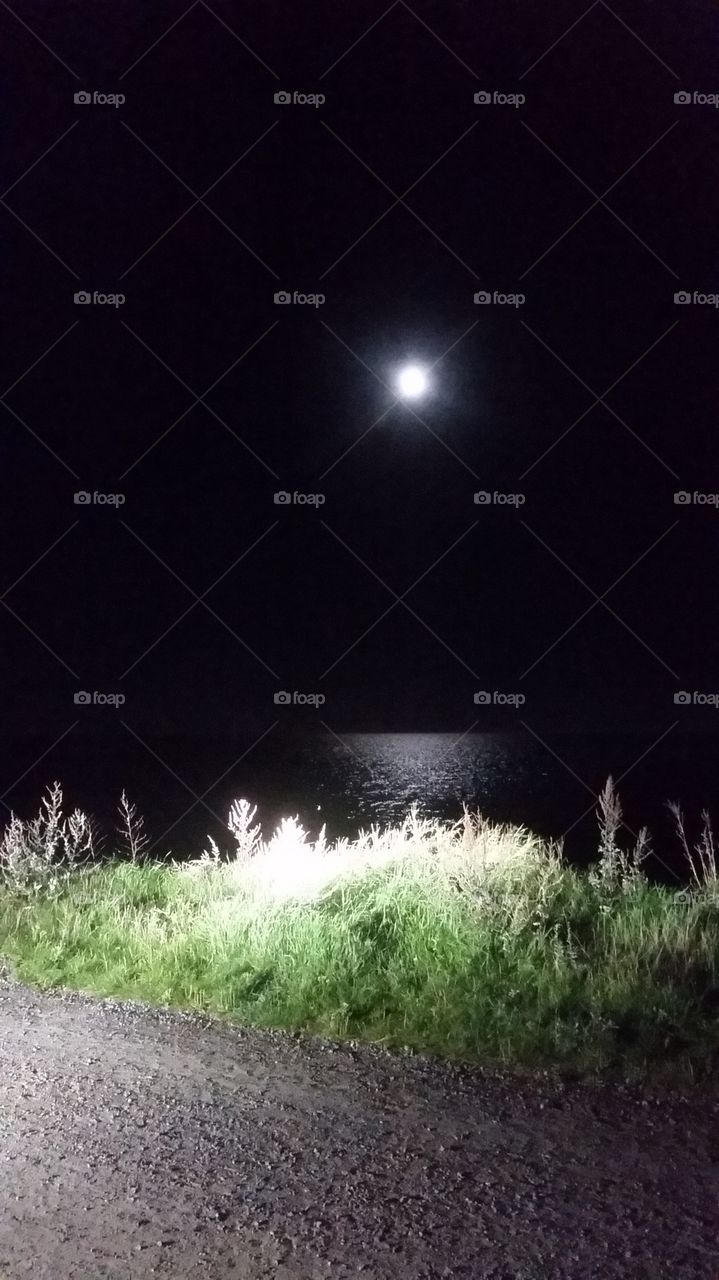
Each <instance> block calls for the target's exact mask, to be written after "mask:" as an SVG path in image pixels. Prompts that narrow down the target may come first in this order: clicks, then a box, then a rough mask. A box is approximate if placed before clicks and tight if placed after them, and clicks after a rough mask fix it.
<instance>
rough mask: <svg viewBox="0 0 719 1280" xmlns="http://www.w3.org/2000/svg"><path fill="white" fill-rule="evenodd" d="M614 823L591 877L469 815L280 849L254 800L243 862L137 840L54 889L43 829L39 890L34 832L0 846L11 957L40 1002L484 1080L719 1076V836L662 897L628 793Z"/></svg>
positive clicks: (234, 822)
mask: <svg viewBox="0 0 719 1280" xmlns="http://www.w3.org/2000/svg"><path fill="white" fill-rule="evenodd" d="M617 814H618V815H619V816H617ZM599 817H600V848H599V857H598V860H597V862H596V863H595V864H594V865H593V866H592V867H591V868H590V870H589V871H588V872H587V871H579V870H576V869H573V868H571V867H569V866H567V865H566V864H565V863H564V862H563V860H562V855H561V849H560V848H559V847H557V846H556V845H552V844H551V843H547V842H544V841H542V840H540V839H539V838H538V837H536V836H534V835H532V834H531V833H530V832H528V831H526V830H525V829H524V828H521V827H511V826H498V825H494V824H490V823H489V822H487V821H486V820H485V819H484V818H482V817H481V816H480V815H476V814H471V813H469V812H468V811H466V810H465V812H464V814H463V816H462V818H461V819H460V820H459V821H458V822H456V823H454V824H449V823H442V822H436V821H431V820H429V819H426V818H423V817H422V816H421V815H420V814H419V813H418V812H417V810H416V809H413V810H411V811H410V813H409V814H408V815H407V817H406V818H405V820H404V821H403V822H402V823H400V824H398V825H396V826H393V827H388V828H385V829H382V830H380V829H378V828H373V829H372V830H370V831H369V832H360V834H359V835H358V836H357V838H356V839H355V840H352V841H350V840H340V841H336V842H334V843H331V842H328V841H327V839H326V833H325V831H324V829H323V830H322V832H321V833H320V835H319V837H318V839H316V840H314V841H313V840H310V839H309V837H308V835H307V833H306V832H305V831H304V830H303V828H302V827H301V825H300V824H299V823H298V822H297V821H296V820H295V819H285V820H284V822H282V823H281V824H280V826H279V828H278V829H277V831H276V832H275V833H274V834H273V835H272V836H271V837H270V838H269V839H267V840H264V839H263V838H262V833H261V829H260V827H259V824H254V818H255V810H254V809H253V808H251V807H250V805H249V804H248V803H247V802H246V801H238V802H236V803H235V804H234V805H233V808H232V811H231V814H230V818H229V823H228V826H229V829H230V830H231V831H232V833H233V836H234V839H235V849H234V850H233V852H232V853H224V852H222V851H221V850H220V848H219V847H218V845H217V844H216V843H215V842H214V841H211V842H210V843H211V847H210V850H209V851H208V852H206V853H204V854H203V855H202V856H201V857H200V858H198V859H197V860H195V861H194V862H190V863H185V864H179V863H170V864H162V865H160V864H157V863H152V862H149V861H146V860H143V858H142V856H141V854H142V849H141V848H140V851H139V856H138V848H137V844H136V843H133V840H132V839H129V840H128V841H127V842H126V845H127V857H126V858H125V860H120V859H118V858H115V859H113V860H112V861H105V862H99V863H98V862H97V861H87V862H86V863H85V864H84V865H79V866H78V865H77V863H76V862H75V865H73V866H72V867H71V869H70V870H69V871H67V872H63V870H62V868H61V867H58V863H57V857H56V855H57V846H55V847H54V849H53V851H52V857H50V859H49V861H48V868H49V869H48V871H47V873H46V874H45V876H44V877H43V875H42V873H38V849H39V848H41V847H42V840H41V835H42V832H41V831H40V832H38V830H37V829H35V839H34V844H33V862H32V865H33V874H32V876H30V877H29V879H28V878H26V879H25V880H24V879H23V876H22V875H21V874H20V875H18V865H19V862H20V860H21V859H20V857H19V853H18V850H19V849H21V848H22V839H21V836H22V830H21V829H19V828H18V826H17V822H18V821H19V820H15V827H14V829H13V833H12V839H11V841H10V844H9V846H8V845H7V842H4V843H3V844H2V845H0V871H1V870H2V868H3V867H4V877H3V879H2V888H0V952H1V953H2V954H3V955H4V956H6V957H7V958H8V960H9V961H10V963H11V965H12V967H13V968H14V970H15V972H16V973H17V976H19V977H21V978H23V979H25V980H29V981H32V982H37V983H40V984H42V985H48V984H49V985H52V984H63V985H67V986H72V987H81V988H86V989H89V990H92V991H96V992H99V993H101V994H107V995H110V994H111V995H115V996H125V997H138V998H144V999H148V1000H150V1001H154V1002H158V1003H162V1004H168V1005H175V1006H182V1007H189V1008H192V1009H197V1010H202V1011H209V1012H213V1013H217V1014H220V1015H225V1016H230V1017H232V1018H235V1019H238V1020H241V1021H242V1022H245V1023H248V1024H254V1025H258V1026H277V1027H287V1028H303V1029H306V1030H311V1031H315V1032H319V1033H321V1034H325V1035H329V1036H331V1037H340V1038H341V1037H353V1038H367V1039H372V1040H379V1041H382V1042H384V1043H386V1044H388V1045H391V1046H410V1047H412V1048H414V1049H417V1050H426V1051H430V1052H434V1053H438V1054H441V1055H449V1056H452V1057H457V1058H462V1059H468V1060H482V1061H488V1062H501V1063H505V1064H515V1065H525V1066H530V1065H538V1064H556V1065H558V1066H564V1067H569V1068H572V1069H579V1070H600V1071H601V1070H620V1071H622V1072H624V1073H625V1074H626V1073H628V1074H633V1073H636V1072H639V1073H644V1072H646V1071H649V1072H650V1073H652V1074H655V1075H656V1074H667V1075H670V1076H677V1077H681V1078H685V1077H687V1078H698V1077H702V1076H706V1075H707V1074H708V1073H709V1072H711V1070H712V1069H713V1068H716V1067H717V1066H718V1065H719V1014H718V1013H717V1004H718V1003H719V1001H718V1000H717V998H716V997H717V994H718V993H719V892H718V890H717V877H716V861H714V863H713V864H712V862H711V858H710V853H709V850H710V849H711V848H712V847H713V846H711V844H709V845H707V844H706V839H707V836H706V827H705V831H704V836H703V839H704V843H702V841H701V839H700V846H698V847H701V848H702V850H703V858H702V859H699V858H697V859H695V860H694V862H693V863H692V864H691V867H690V869H691V871H692V875H693V879H692V885H691V889H690V890H684V891H683V892H682V893H677V892H675V891H672V890H669V889H666V888H663V887H661V886H657V885H652V884H650V883H649V882H648V880H647V879H646V877H645V875H644V873H643V870H642V866H641V864H642V861H643V858H644V856H645V854H646V837H645V836H642V837H641V839H640V841H639V844H638V846H637V847H636V848H635V849H634V850H633V852H632V853H630V854H627V853H625V852H623V851H622V850H621V849H620V847H619V829H620V822H621V808H620V807H619V802H618V799H617V797H616V793H615V792H614V789H613V787H612V785H611V780H610V782H609V784H608V788H607V789H605V792H604V793H603V797H602V799H601V801H600V810H599ZM56 819H57V821H59V819H58V818H57V815H56ZM709 831H710V832H711V828H709ZM6 837H7V833H6ZM685 839H686V837H685ZM8 848H10V851H11V853H12V868H9V864H8V857H7V851H8ZM40 861H41V860H40Z"/></svg>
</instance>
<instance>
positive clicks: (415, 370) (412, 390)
mask: <svg viewBox="0 0 719 1280" xmlns="http://www.w3.org/2000/svg"><path fill="white" fill-rule="evenodd" d="M397 386H398V388H399V393H400V395H401V396H403V397H404V398H405V399H406V400H415V399H416V398H417V396H421V395H424V393H425V391H426V390H427V387H428V386H429V382H428V379H427V374H426V373H425V371H424V369H421V368H420V366H419V365H418V364H407V365H405V367H404V368H403V369H400V371H399V375H398V377H397Z"/></svg>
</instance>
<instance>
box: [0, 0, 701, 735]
mask: <svg viewBox="0 0 719 1280" xmlns="http://www.w3.org/2000/svg"><path fill="white" fill-rule="evenodd" d="M0 27H1V28H2V45H3V48H4V55H3V60H4V64H5V68H4V82H5V102H4V109H3V119H4V141H3V164H2V168H3V179H2V180H3V191H4V192H5V195H4V197H3V210H2V215H1V216H2V225H3V232H4V236H5V253H4V258H3V293H4V299H5V306H4V317H5V325H4V341H3V344H2V364H3V369H2V379H3V387H4V388H5V387H6V388H8V389H7V391H6V393H5V395H4V398H3V402H2V403H3V405H4V408H3V411H2V415H1V417H0V421H1V422H2V436H1V440H2V446H1V447H2V476H3V502H2V504H0V522H1V536H2V543H1V545H2V582H3V586H2V590H1V592H0V594H2V593H5V594H2V601H3V604H4V606H5V607H4V609H3V610H2V611H0V643H1V644H2V653H3V662H2V667H1V669H0V670H1V674H0V699H1V703H2V715H3V723H4V731H5V737H6V741H11V740H13V738H15V737H17V736H19V735H22V734H26V733H30V732H32V733H33V734H36V735H38V736H39V738H41V739H43V740H47V742H48V744H50V743H51V742H52V741H53V740H54V739H55V738H56V737H57V736H58V735H60V734H61V733H63V732H64V731H65V730H66V729H67V728H68V726H69V725H70V724H71V723H73V722H74V721H75V720H76V719H77V718H78V715H82V716H84V720H83V722H82V728H83V731H85V730H87V729H88V727H89V726H92V727H96V726H99V725H100V724H102V725H103V726H107V725H109V724H113V723H116V721H117V718H118V712H117V710H116V709H113V708H108V707H99V706H90V707H79V708H78V707H76V706H75V705H74V695H75V693H76V692H77V691H78V690H84V691H91V692H92V691H100V692H103V693H118V692H121V693H122V694H124V696H125V699H126V701H125V704H124V706H123V708H122V711H121V713H120V714H121V715H122V718H123V719H124V720H125V721H126V723H127V724H128V725H130V726H131V727H132V729H133V731H135V732H136V733H137V734H139V735H140V736H141V737H142V738H143V739H145V740H150V741H152V740H153V735H161V734H168V733H175V732H191V733H192V734H197V735H198V736H200V737H202V735H204V734H210V733H233V732H235V731H236V730H237V728H238V726H240V727H241V729H242V730H243V731H247V732H248V733H253V732H255V733H256V732H261V731H263V730H264V729H265V728H266V727H267V726H268V725H269V724H271V723H272V722H273V721H274V720H275V719H276V718H277V716H278V714H279V715H282V716H284V717H285V718H286V719H287V720H288V721H291V722H292V723H296V724H298V725H302V724H306V723H313V724H314V723H317V721H318V720H322V721H324V722H325V723H327V724H328V725H329V726H330V727H331V728H332V729H333V730H334V731H336V732H337V733H342V732H348V731H350V730H353V729H355V730H359V729H372V730H374V729H392V730H404V729H411V730H433V729H451V730H457V731H460V732H461V731H463V730H465V729H468V728H469V727H470V725H472V724H473V723H477V726H478V727H479V728H481V727H485V726H490V725H491V726H498V727H505V726H508V725H510V724H513V723H516V718H517V711H516V710H515V709H513V708H511V707H510V708H509V709H505V708H503V707H500V706H490V707H481V706H475V704H474V701H473V695H474V693H475V692H476V691H477V690H487V691H490V692H491V693H494V691H499V692H504V693H516V692H521V693H523V695H524V696H525V698H526V702H525V704H524V707H523V710H522V715H523V716H524V718H525V719H526V720H527V721H528V722H530V723H531V724H532V725H533V726H534V727H535V728H536V730H537V731H538V732H542V731H545V732H546V731H549V730H551V729H553V728H556V727H558V726H560V725H561V726H564V727H572V726H575V727H582V728H590V729H597V730H601V729H607V728H609V727H612V726H621V727H630V728H634V727H641V726H647V725H650V726H656V727H657V728H659V729H661V728H662V727H664V726H666V725H668V724H670V723H671V722H672V720H673V719H675V718H676V714H680V715H682V716H683V724H685V725H689V724H694V723H696V724H700V723H701V724H708V723H710V722H711V717H712V716H713V715H716V711H712V710H711V709H709V710H704V709H702V708H693V707H688V708H681V707H680V708H676V707H675V706H674V703H673V697H674V693H675V691H676V690H678V689H687V690H690V691H693V690H694V689H698V690H700V691H701V690H704V691H709V692H711V691H714V690H716V689H719V676H718V675H717V661H716V657H717V641H716V637H717V624H718V623H719V617H718V611H717V603H716V602H717V582H716V578H717V573H716V566H717V550H718V549H719V535H718V533H717V522H718V520H719V515H718V513H717V508H716V507H715V506H712V505H710V504H708V503H704V504H698V503H694V502H690V503H687V504H677V503H675V501H674V493H675V492H676V491H679V490H681V491H688V492H689V493H690V494H693V493H694V491H695V490H696V491H698V492H700V493H703V494H710V495H713V494H715V493H719V470H718V469H717V466H716V445H715V440H716V431H717V420H716V413H717V355H716V350H717V334H718V333H719V311H718V310H717V309H716V308H715V307H714V306H712V305H709V304H706V305H702V304H700V303H694V302H692V303H691V304H690V305H686V306H678V305H676V304H675V302H674V295H675V293H676V292H677V291H680V290H688V291H689V292H690V293H692V294H693V293H694V291H697V292H699V293H701V294H711V293H712V292H719V272H718V271H717V265H718V262H719V257H718V249H717V226H718V225H719V223H718V215H719V193H718V191H717V181H716V174H717V143H718V142H719V110H717V108H716V107H714V106H712V105H711V104H710V103H701V102H694V101H692V102H690V103H688V104H685V103H679V104H677V103H675V101H674V95H675V93H677V92H679V91H687V92H689V93H690V94H693V93H694V92H695V91H696V92H698V93H700V94H716V93H717V92H719V73H718V72H717V67H718V66H719V61H718V59H717V52H718V46H719V13H718V11H717V8H716V6H715V5H714V4H710V3H684V4H683V5H682V6H681V7H679V6H677V5H676V4H675V3H669V2H668V0H667V2H666V3H664V2H662V3H659V2H657V3H646V2H644V3H639V2H638V0H633V2H630V0H616V3H613V4H612V5H611V6H610V5H607V4H604V3H603V2H602V0H598V2H597V3H595V4H593V5H591V6H587V5H586V4H585V3H584V0H579V2H577V0H572V2H571V3H570V2H569V0H566V2H565V0H561V2H558V0H553V3H551V4H545V5H541V4H540V5H534V4H531V5H530V4H527V3H521V4H520V3H508V2H507V0H496V2H495V3H488V2H487V0H481V2H479V3H468V2H462V3H459V2H452V0H442V3H437V2H434V0H412V4H410V5H408V4H405V3H403V0H398V2H397V3H395V4H393V5H391V6H389V7H386V6H385V4H384V0H380V2H379V3H378V2H377V0H362V3H356V2H355V3H350V4H345V5H338V4H329V3H312V4H307V5H299V4H292V5H291V4H287V3H283V4H280V3H277V2H273V3H269V2H267V0H264V2H263V4H261V5H259V4H247V3H230V2H229V0H212V4H204V3H202V0H200V2H199V3H196V4H193V5H191V6H190V7H189V8H187V7H186V6H185V4H184V2H182V3H179V4H178V3H174V0H173V2H172V3H170V2H169V0H153V3H152V4H151V5H142V4H140V3H137V2H135V3H124V2H123V3H114V4H113V5H112V6H108V5H98V4H96V3H94V2H92V0H82V2H78V0H76V2H75V3H73V4H63V5H50V4H45V3H33V4H32V5H30V4H27V3H22V0H17V3H16V4H15V5H14V7H12V8H11V7H9V6H8V5H6V4H2V7H1V8H0ZM279 91H286V92H288V93H290V94H294V93H295V92H297V93H301V94H324V95H325V97H326V101H325V102H324V103H323V104H322V105H320V106H313V105H310V104H309V103H307V104H302V103H295V102H292V103H290V104H276V103H275V102H274V95H275V93H277V92H279ZM479 91H488V92H490V93H491V94H494V93H495V92H497V93H501V94H515V95H516V94H524V95H525V97H526V102H524V103H523V104H522V105H520V106H513V105H509V104H504V105H503V104H501V103H495V102H491V103H489V104H476V103H475V102H474V94H475V93H476V92H479ZM78 92H86V93H90V94H95V93H99V94H124V95H125V99H126V100H125V102H124V103H122V105H120V106H112V105H110V104H108V103H101V102H91V103H89V104H88V103H82V102H80V103H75V101H74V95H75V94H76V93H78ZM205 193H207V194H205ZM405 193H406V194H405ZM81 290H86V291H90V293H92V292H93V291H98V292H99V293H101V294H117V293H122V294H124V295H125V301H124V304H123V305H121V306H118V307H113V306H110V305H100V304H91V305H76V304H75V302H74V295H75V293H76V292H77V291H81ZM279 290H287V291H290V293H294V292H295V291H297V292H299V293H302V294H317V293H321V294H323V295H324V296H325V301H324V303H323V304H322V305H321V306H317V307H313V306H310V305H299V304H297V305H296V304H294V303H293V304H292V305H288V306H282V305H276V304H275V302H274V294H275V292H276V291H279ZM479 290H488V291H490V293H493V292H494V291H495V290H496V291H498V292H500V293H504V294H507V293H514V294H517V293H521V294H523V295H525V298H526V301H525V302H524V304H523V305H521V306H519V307H512V306H509V305H500V304H495V303H492V304H490V305H488V306H478V305H475V303H474V300H473V299H474V294H475V292H477V291H479ZM405 361H410V362H412V361H414V362H419V363H423V364H425V365H434V368H433V369H432V373H431V377H432V390H431V394H430V395H428V396H427V397H426V398H425V399H422V400H420V401H417V402H414V403H413V405H412V407H411V408H410V407H408V406H407V405H404V404H395V406H394V407H391V406H392V404H393V400H394V395H393V391H392V380H393V378H394V376H395V374H396V371H397V369H398V368H399V367H400V366H401V365H402V364H403V363H404V362H405ZM605 393H606V395H605ZM200 397H202V399H200ZM599 397H605V399H604V402H601V401H600V400H599V399H598V398H599ZM279 490H283V491H289V492H291V493H293V492H294V491H297V492H300V493H309V494H322V495H323V496H324V502H323V504H322V506H320V507H316V506H311V505H304V506H300V505H295V504H290V505H277V504H276V503H275V502H274V500H273V495H274V493H275V492H276V491H279ZM480 490H482V491H487V492H489V493H492V494H493V493H494V492H495V491H497V492H498V493H505V494H506V493H510V494H522V495H523V496H524V502H523V504H522V506H521V507H517V506H510V505H503V506H502V505H498V504H495V503H494V502H493V503H491V504H488V505H477V504H475V503H474V501H473V494H474V493H475V492H477V491H480ZM77 491H85V492H88V493H91V494H92V493H94V492H95V491H97V492H98V493H101V494H121V495H123V498H124V502H123V504H122V506H121V507H114V506H111V505H107V504H106V505H104V506H101V505H98V504H96V503H90V504H84V505H78V504H76V503H74V501H73V495H74V494H75V492H77ZM614 584H616V585H614ZM605 593H606V597H605V598H604V596H605ZM198 597H201V602H199V603H198ZM598 598H603V602H602V601H598ZM585 613H586V616H582V615H584V614H585ZM183 615H184V616H183ZM383 615H384V616H383ZM575 624H576V625H575ZM278 690H289V691H295V690H297V691H301V692H304V693H318V692H321V693H323V694H324V696H325V698H326V702H325V704H324V706H323V707H322V708H321V710H318V709H316V708H310V709H303V708H302V707H299V706H288V707H279V708H277V707H276V706H275V705H274V694H275V692H276V691H278ZM90 717H92V718H90ZM478 718H479V719H478ZM122 732H126V731H125V730H123V731H122Z"/></svg>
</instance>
